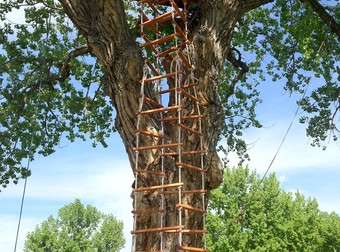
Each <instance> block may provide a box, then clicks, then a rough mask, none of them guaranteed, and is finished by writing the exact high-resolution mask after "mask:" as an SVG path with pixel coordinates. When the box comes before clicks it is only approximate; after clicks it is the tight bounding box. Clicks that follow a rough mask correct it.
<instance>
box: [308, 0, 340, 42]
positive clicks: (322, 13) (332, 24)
mask: <svg viewBox="0 0 340 252" xmlns="http://www.w3.org/2000/svg"><path fill="white" fill-rule="evenodd" d="M305 2H307V3H309V4H310V6H311V8H312V9H313V11H314V12H316V14H318V16H319V17H320V18H321V19H322V21H324V22H325V24H326V25H327V26H328V27H329V28H330V29H331V31H332V32H334V33H335V34H336V35H338V37H339V38H340V24H338V23H337V22H336V20H335V19H334V18H333V17H332V16H331V15H330V14H329V13H328V12H327V11H326V9H325V8H324V7H323V6H322V5H321V4H320V3H319V1H318V0H305Z"/></svg>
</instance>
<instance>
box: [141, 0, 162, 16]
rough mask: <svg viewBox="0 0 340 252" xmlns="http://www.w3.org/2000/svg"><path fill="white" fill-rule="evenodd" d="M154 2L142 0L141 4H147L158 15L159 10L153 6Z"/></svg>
mask: <svg viewBox="0 0 340 252" xmlns="http://www.w3.org/2000/svg"><path fill="white" fill-rule="evenodd" d="M153 1H154V0H140V1H139V3H141V4H142V3H147V4H148V5H149V6H150V8H151V9H152V10H153V11H154V12H155V13H158V9H157V8H156V7H155V6H154V5H153Z"/></svg>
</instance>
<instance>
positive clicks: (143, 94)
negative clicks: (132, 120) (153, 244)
mask: <svg viewBox="0 0 340 252" xmlns="http://www.w3.org/2000/svg"><path fill="white" fill-rule="evenodd" d="M147 77H148V69H147V64H146V62H145V63H144V66H143V77H142V81H141V87H140V94H141V97H140V98H139V108H138V115H137V127H136V128H137V131H136V147H137V148H138V147H139V143H140V133H139V132H138V130H139V129H140V125H141V117H142V116H141V114H140V112H142V110H143V104H144V97H145V93H144V87H145V79H146V78H147ZM138 164H139V151H138V150H135V167H134V168H135V171H134V175H135V189H137V188H138V174H139V173H138V171H137V170H138V168H139V167H138ZM137 193H138V192H137V191H135V192H134V207H133V210H134V211H136V210H137ZM136 229H137V216H136V214H134V216H133V230H136ZM136 239H137V235H136V234H133V239H132V248H131V249H132V252H135V251H136Z"/></svg>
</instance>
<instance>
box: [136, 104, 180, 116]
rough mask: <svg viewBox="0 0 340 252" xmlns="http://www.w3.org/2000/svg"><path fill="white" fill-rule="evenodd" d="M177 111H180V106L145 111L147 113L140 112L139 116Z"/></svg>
mask: <svg viewBox="0 0 340 252" xmlns="http://www.w3.org/2000/svg"><path fill="white" fill-rule="evenodd" d="M177 109H179V106H178V105H176V106H170V107H165V108H158V109H150V110H145V111H141V112H139V114H141V115H148V114H154V113H162V112H165V111H170V110H177Z"/></svg>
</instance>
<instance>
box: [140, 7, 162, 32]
mask: <svg viewBox="0 0 340 252" xmlns="http://www.w3.org/2000/svg"><path fill="white" fill-rule="evenodd" d="M141 14H142V18H143V21H144V20H146V21H145V22H148V21H149V20H150V19H149V18H148V17H147V16H146V15H145V13H144V12H143V11H141ZM145 22H143V23H145ZM143 23H142V24H140V26H143ZM149 27H150V28H151V30H153V31H154V32H155V33H158V32H159V31H158V29H157V28H156V26H155V25H154V24H150V25H149Z"/></svg>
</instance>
